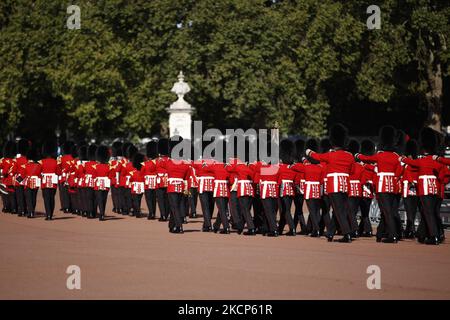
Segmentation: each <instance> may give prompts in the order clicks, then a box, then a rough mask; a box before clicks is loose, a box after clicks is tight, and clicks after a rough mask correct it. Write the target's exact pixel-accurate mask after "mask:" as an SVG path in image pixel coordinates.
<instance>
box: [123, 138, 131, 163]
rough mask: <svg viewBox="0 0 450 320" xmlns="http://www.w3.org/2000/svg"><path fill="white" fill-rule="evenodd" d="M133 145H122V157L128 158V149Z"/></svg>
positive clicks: (129, 143)
mask: <svg viewBox="0 0 450 320" xmlns="http://www.w3.org/2000/svg"><path fill="white" fill-rule="evenodd" d="M131 145H133V144H132V143H131V142H124V143H123V144H122V147H121V149H122V156H124V157H126V156H127V149H128V147H129V146H131ZM129 160H130V161H131V159H129Z"/></svg>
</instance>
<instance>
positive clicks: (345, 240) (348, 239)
mask: <svg viewBox="0 0 450 320" xmlns="http://www.w3.org/2000/svg"><path fill="white" fill-rule="evenodd" d="M338 242H341V243H351V242H352V237H351V235H350V234H349V233H347V234H346V235H344V236H343V237H342V238H340V239H339V240H338Z"/></svg>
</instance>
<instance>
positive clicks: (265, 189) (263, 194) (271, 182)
mask: <svg viewBox="0 0 450 320" xmlns="http://www.w3.org/2000/svg"><path fill="white" fill-rule="evenodd" d="M260 184H262V185H263V192H262V195H261V196H263V197H264V198H263V199H265V198H266V192H267V185H268V184H275V185H276V184H277V183H276V182H275V181H261V182H260Z"/></svg>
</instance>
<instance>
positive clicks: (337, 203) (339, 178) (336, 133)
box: [306, 124, 355, 243]
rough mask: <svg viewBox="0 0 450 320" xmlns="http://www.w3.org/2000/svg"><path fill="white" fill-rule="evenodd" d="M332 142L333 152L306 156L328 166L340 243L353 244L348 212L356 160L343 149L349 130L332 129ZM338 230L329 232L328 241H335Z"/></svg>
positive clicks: (332, 229)
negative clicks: (341, 235)
mask: <svg viewBox="0 0 450 320" xmlns="http://www.w3.org/2000/svg"><path fill="white" fill-rule="evenodd" d="M330 141H331V144H332V146H333V150H332V151H329V152H326V153H316V152H314V151H312V150H309V149H308V150H306V155H308V156H310V157H312V158H313V159H316V160H318V161H320V162H325V163H326V164H327V169H326V170H327V171H326V172H327V186H326V188H327V193H328V196H329V198H330V200H331V206H332V207H333V214H334V215H335V216H336V219H337V222H338V224H339V226H340V229H341V232H342V234H343V237H342V238H341V239H339V240H338V241H339V242H345V243H348V242H351V241H352V239H351V229H350V226H349V224H348V220H347V212H348V195H347V192H348V187H349V175H350V172H351V170H352V167H353V164H354V163H355V159H354V157H353V155H352V154H351V153H349V152H347V151H345V150H343V148H344V147H345V145H346V141H347V129H346V128H345V127H344V126H342V125H340V124H338V125H334V126H333V127H331V129H330ZM335 232H336V229H335V228H334V227H331V228H330V230H327V239H328V241H330V242H331V241H333V237H334V234H335Z"/></svg>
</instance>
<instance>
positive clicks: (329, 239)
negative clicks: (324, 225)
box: [325, 234, 333, 242]
mask: <svg viewBox="0 0 450 320" xmlns="http://www.w3.org/2000/svg"><path fill="white" fill-rule="evenodd" d="M325 237H326V238H327V241H328V242H333V236H332V235H329V234H326V235H325Z"/></svg>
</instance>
